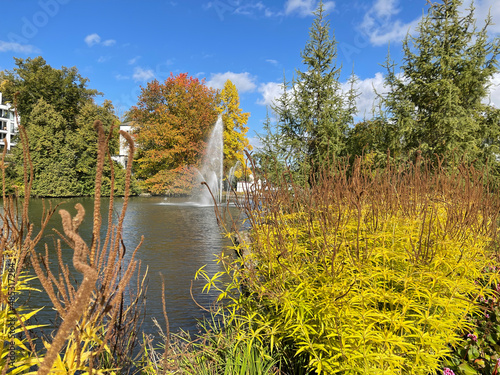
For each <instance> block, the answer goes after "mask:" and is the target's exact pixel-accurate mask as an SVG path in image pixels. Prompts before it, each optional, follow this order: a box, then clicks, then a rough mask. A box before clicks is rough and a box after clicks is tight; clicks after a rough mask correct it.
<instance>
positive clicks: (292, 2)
mask: <svg viewBox="0 0 500 375" xmlns="http://www.w3.org/2000/svg"><path fill="white" fill-rule="evenodd" d="M317 6H318V3H317V1H316V0H287V1H286V3H285V14H286V15H289V14H292V13H297V14H298V15H299V16H301V17H306V16H312V13H313V12H314V11H315V10H316V8H317ZM334 8H335V2H333V1H326V2H324V3H323V9H324V10H325V11H327V12H330V11H332V10H333V9H334Z"/></svg>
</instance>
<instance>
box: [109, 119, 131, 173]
mask: <svg viewBox="0 0 500 375" xmlns="http://www.w3.org/2000/svg"><path fill="white" fill-rule="evenodd" d="M120 130H123V131H126V132H127V133H130V134H132V133H131V131H132V124H131V123H130V122H124V123H122V124H120ZM128 151H129V147H128V143H127V140H126V139H125V138H123V137H122V135H121V134H120V151H119V154H118V155H115V156H113V157H112V159H113V160H114V161H116V162H118V163H120V164H121V165H122V166H123V167H124V168H127V160H128Z"/></svg>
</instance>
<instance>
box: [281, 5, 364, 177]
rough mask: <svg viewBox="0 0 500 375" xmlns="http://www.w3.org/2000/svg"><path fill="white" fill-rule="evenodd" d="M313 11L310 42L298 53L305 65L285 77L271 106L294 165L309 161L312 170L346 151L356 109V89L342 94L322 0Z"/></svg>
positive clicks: (335, 51) (334, 52)
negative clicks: (277, 96)
mask: <svg viewBox="0 0 500 375" xmlns="http://www.w3.org/2000/svg"><path fill="white" fill-rule="evenodd" d="M314 15H315V19H314V21H313V24H312V26H311V29H310V32H309V41H308V42H307V44H306V46H305V48H304V50H303V51H302V52H301V57H302V61H303V63H304V65H305V67H306V69H305V70H304V71H301V70H297V71H296V77H295V79H293V81H292V83H291V87H290V86H289V84H288V83H287V82H286V79H284V83H283V88H284V94H283V96H282V97H281V98H280V99H279V101H278V102H277V104H276V105H275V106H274V107H273V110H274V111H275V112H276V114H277V117H278V128H279V129H280V132H281V134H282V135H283V137H284V138H285V139H287V140H288V144H289V148H290V150H292V151H293V155H294V158H295V164H296V165H304V164H311V165H312V167H313V169H316V168H317V167H318V166H319V165H320V164H321V163H322V162H325V161H327V160H329V159H332V158H333V157H335V156H338V155H340V154H342V153H343V152H344V151H345V142H346V139H345V137H346V132H347V129H348V127H349V125H350V124H352V122H353V115H354V113H355V111H356V109H355V104H354V100H355V96H356V93H355V91H354V90H353V89H351V90H350V91H349V93H348V94H347V95H345V94H344V93H343V91H342V86H341V83H340V81H339V79H340V73H341V68H340V67H337V65H336V59H337V49H336V44H337V43H336V41H335V38H334V37H333V36H332V35H330V23H329V21H328V20H327V19H326V17H327V16H326V14H325V11H324V7H323V2H322V1H320V3H319V6H318V8H317V10H316V11H315V12H314Z"/></svg>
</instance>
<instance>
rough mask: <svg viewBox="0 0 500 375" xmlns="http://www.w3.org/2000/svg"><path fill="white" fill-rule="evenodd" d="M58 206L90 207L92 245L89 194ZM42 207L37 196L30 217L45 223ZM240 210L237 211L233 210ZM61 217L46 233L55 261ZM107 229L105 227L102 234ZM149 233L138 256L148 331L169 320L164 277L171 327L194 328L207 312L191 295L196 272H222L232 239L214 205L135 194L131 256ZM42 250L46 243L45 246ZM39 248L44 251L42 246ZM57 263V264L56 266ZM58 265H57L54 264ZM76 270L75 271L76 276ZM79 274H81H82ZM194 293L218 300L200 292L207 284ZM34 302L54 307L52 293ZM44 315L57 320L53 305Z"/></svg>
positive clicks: (128, 242)
mask: <svg viewBox="0 0 500 375" xmlns="http://www.w3.org/2000/svg"><path fill="white" fill-rule="evenodd" d="M51 202H52V203H53V204H55V203H59V202H65V203H63V204H62V205H61V206H60V207H61V208H64V209H66V210H68V211H69V212H70V213H71V214H72V215H74V214H75V212H76V210H75V209H74V205H75V204H76V203H81V204H82V205H83V206H84V208H85V210H86V218H85V220H84V222H83V223H82V225H81V227H80V231H79V232H80V234H81V235H82V237H83V239H84V240H85V241H86V242H87V243H89V242H90V238H91V230H92V212H93V200H92V199H90V198H73V199H67V200H64V201H63V200H51ZM122 202H123V201H122V200H121V199H117V200H116V204H115V213H114V216H115V217H118V216H119V214H120V210H121V206H122ZM107 205H108V201H107V200H104V201H103V204H102V215H103V222H106V221H107V220H106V217H107V211H108V210H107ZM41 209H42V201H41V200H32V202H31V206H30V221H31V222H34V223H35V224H36V223H39V222H40V218H39V217H40V215H41ZM233 210H235V212H233V215H236V214H237V212H236V211H237V210H236V209H235V208H233ZM60 221H61V220H60V217H59V215H58V214H57V213H56V214H55V215H54V217H53V218H52V220H51V222H50V224H49V226H48V228H49V230H48V231H46V232H45V235H44V238H43V240H42V243H47V244H48V247H49V254H50V257H51V260H52V262H53V263H56V262H57V255H56V251H55V245H54V244H55V240H56V239H57V238H58V236H57V234H55V233H54V232H53V231H51V230H50V229H51V228H56V229H57V230H59V231H62V228H61V225H60ZM105 231H106V228H103V229H102V232H103V234H104V233H105ZM141 236H144V242H143V244H142V245H141V247H140V248H139V250H138V251H137V255H136V259H138V260H141V262H142V268H143V269H144V268H145V266H147V267H148V275H149V283H148V293H147V302H146V316H145V320H144V324H143V330H144V331H145V332H147V333H154V332H156V331H157V329H156V328H155V327H154V325H153V322H152V319H151V318H152V317H156V318H157V320H158V322H159V323H160V324H162V325H163V324H164V319H163V313H162V303H161V277H160V273H161V274H163V276H164V278H165V298H166V304H167V313H168V318H169V322H170V328H171V331H177V330H179V329H181V328H182V329H184V330H189V331H192V332H193V331H194V330H195V328H196V320H197V319H199V318H201V317H202V316H203V311H202V310H201V309H200V308H199V307H197V306H196V304H195V302H194V301H192V299H191V296H190V285H191V280H193V279H194V275H195V273H196V271H197V270H198V269H199V268H200V267H201V266H203V265H205V264H207V267H208V268H207V270H208V272H209V273H210V274H213V273H215V272H218V271H220V270H221V268H220V266H219V265H217V264H216V263H215V262H213V260H214V259H215V255H217V254H220V253H221V251H223V249H224V248H226V247H227V246H228V245H230V241H229V240H228V239H226V238H224V237H223V236H222V235H221V233H220V229H219V227H218V225H217V220H216V218H215V214H214V208H213V207H200V206H196V205H193V204H186V203H185V202H184V201H183V200H180V199H166V198H162V197H148V198H141V197H134V198H131V199H130V201H129V206H128V208H127V214H126V216H125V221H124V230H123V239H124V244H125V246H126V251H127V252H126V254H131V253H132V252H133V250H134V249H135V248H136V247H137V245H138V244H139V242H140V238H141ZM40 249H42V247H41V246H40ZM39 251H40V250H39ZM72 256H73V254H72V251H71V250H70V249H68V248H66V249H63V259H64V261H65V262H67V263H69V264H71V261H72ZM52 266H53V267H57V265H56V264H52ZM55 269H57V268H55ZM76 274H77V273H75V275H76ZM78 276H79V275H78ZM193 285H194V286H193V294H194V296H195V298H196V300H197V302H198V303H199V304H201V305H202V306H208V305H209V304H210V303H211V301H213V299H214V296H213V295H207V294H201V289H202V287H203V285H202V282H200V281H199V282H196V281H195V282H194V284H193ZM31 305H32V306H33V307H36V306H51V303H50V301H49V300H48V297H47V296H45V295H44V294H42V293H36V292H35V293H33V295H32V302H31ZM44 310H45V311H44V312H42V313H41V314H39V319H40V320H42V321H44V320H45V321H47V320H49V319H52V316H53V312H51V311H50V310H49V309H48V308H46V309H44Z"/></svg>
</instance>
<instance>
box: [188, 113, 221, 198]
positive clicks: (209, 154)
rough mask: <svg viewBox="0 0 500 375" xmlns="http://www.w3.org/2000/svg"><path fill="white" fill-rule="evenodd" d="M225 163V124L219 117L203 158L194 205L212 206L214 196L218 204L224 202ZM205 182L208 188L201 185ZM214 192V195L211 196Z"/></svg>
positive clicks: (194, 190)
mask: <svg viewBox="0 0 500 375" xmlns="http://www.w3.org/2000/svg"><path fill="white" fill-rule="evenodd" d="M223 162H224V123H223V122H222V116H221V115H219V117H218V118H217V122H216V123H215V126H214V128H213V130H212V133H211V134H210V137H209V139H208V143H207V149H206V152H205V156H204V157H203V160H202V164H201V168H200V170H199V173H198V175H199V178H198V184H197V186H195V187H194V188H193V191H192V196H193V200H194V203H196V204H198V205H200V206H212V205H213V204H214V200H213V198H212V195H213V196H214V198H215V200H216V203H220V202H222V191H223V187H222V179H223V165H224V164H223ZM202 182H205V183H206V184H207V185H208V187H209V188H210V191H209V190H208V189H207V187H206V186H203V185H201V183H202ZM210 192H212V195H211V194H210Z"/></svg>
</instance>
